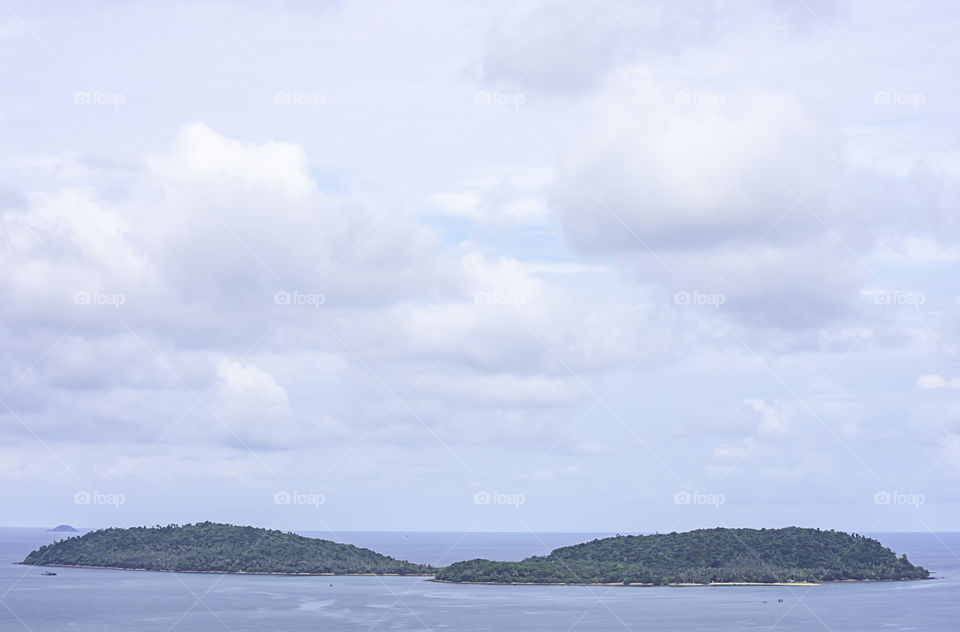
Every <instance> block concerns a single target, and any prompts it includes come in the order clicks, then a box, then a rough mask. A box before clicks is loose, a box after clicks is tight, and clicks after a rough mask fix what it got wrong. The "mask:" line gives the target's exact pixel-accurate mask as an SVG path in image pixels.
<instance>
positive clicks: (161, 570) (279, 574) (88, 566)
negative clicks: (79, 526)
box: [14, 562, 936, 588]
mask: <svg viewBox="0 0 960 632" xmlns="http://www.w3.org/2000/svg"><path fill="white" fill-rule="evenodd" d="M14 564H16V565H17V566H33V567H35V568H85V569H92V570H105V571H137V572H142V573H193V574H195V575H258V576H272V577H426V578H427V579H424V581H427V582H432V583H435V584H466V585H471V586H605V587H611V586H623V587H645V588H653V587H656V586H660V587H665V588H694V587H698V586H699V587H701V588H703V587H709V586H779V587H787V586H822V585H824V584H844V583H847V584H850V583H858V584H859V583H867V582H910V581H925V580H931V579H936V577H907V578H903V579H834V580H824V581H819V582H710V583H708V584H696V583H686V582H679V583H673V584H651V583H642V582H630V583H628V584H624V583H623V582H606V583H604V582H569V583H566V582H467V581H463V582H460V581H450V580H448V579H437V578H436V576H434V575H419V574H409V575H408V574H401V573H289V572H271V571H212V570H211V571H197V570H174V569H166V568H124V567H121V566H95V565H91V564H24V563H23V562H14Z"/></svg>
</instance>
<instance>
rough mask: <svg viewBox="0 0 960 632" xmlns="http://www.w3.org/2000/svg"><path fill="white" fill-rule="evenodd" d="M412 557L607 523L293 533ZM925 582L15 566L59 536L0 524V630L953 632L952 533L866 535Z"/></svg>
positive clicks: (527, 546) (498, 549) (546, 538)
mask: <svg viewBox="0 0 960 632" xmlns="http://www.w3.org/2000/svg"><path fill="white" fill-rule="evenodd" d="M300 533H301V534H302V535H307V536H313V537H322V538H326V539H333V540H336V541H340V542H348V543H351V544H355V545H357V546H363V547H368V548H371V549H373V550H375V551H378V552H380V553H384V554H387V555H391V556H393V557H397V558H402V559H407V560H410V561H412V562H421V563H429V564H435V565H444V564H448V563H450V562H454V561H457V560H464V559H473V558H478V557H480V558H487V559H497V560H519V559H522V558H524V557H527V556H530V555H543V554H546V553H548V552H549V551H551V550H553V549H554V548H557V547H560V546H566V545H570V544H576V543H578V542H583V541H587V540H592V539H594V538H596V537H606V536H609V535H613V534H609V533H467V534H462V533H392V532H339V533H336V534H330V533H326V532H316V531H304V532H300ZM870 535H871V536H872V537H875V538H877V539H879V540H880V541H881V542H883V543H884V544H885V545H887V546H889V547H890V548H892V549H893V550H894V551H896V552H897V553H898V554H899V553H906V554H907V556H908V557H909V558H910V561H911V562H913V563H914V564H920V565H922V566H925V567H926V568H928V569H930V570H932V571H934V574H935V575H936V579H934V580H928V581H910V582H865V583H836V584H823V585H819V586H736V587H734V586H703V587H631V586H602V587H601V586H477V585H466V584H463V585H461V584H442V583H435V582H429V581H425V579H424V578H422V577H280V576H256V575H208V574H196V573H153V572H142V571H117V570H100V569H79V568H58V569H55V570H56V572H57V575H56V576H55V577H48V576H43V575H41V574H40V573H41V570H42V569H41V568H37V567H30V566H21V565H18V564H16V562H18V561H21V560H22V559H23V558H24V556H26V555H27V553H29V552H30V551H31V550H33V549H35V548H36V547H38V546H40V545H41V544H45V543H48V542H52V541H54V540H56V539H59V538H61V537H64V534H59V533H51V532H49V531H46V530H44V529H25V528H0V630H3V631H6V630H24V631H27V632H41V631H46V630H76V631H86V630H147V631H152V630H164V631H172V630H181V631H192V630H204V631H206V630H230V631H235V632H239V631H241V630H498V631H499V630H549V631H555V630H559V631H573V630H605V631H606V630H628V631H630V630H636V631H640V630H643V631H659V630H665V631H666V630H669V631H671V632H678V631H682V630H711V631H712V630H765V631H772V630H797V631H801V630H802V631H804V632H809V631H811V630H828V631H840V630H854V631H860V630H862V631H864V632H878V631H880V632H887V631H890V632H892V631H898V630H904V631H908V630H909V631H913V630H938V631H941V630H960V557H958V553H960V533H878V534H870Z"/></svg>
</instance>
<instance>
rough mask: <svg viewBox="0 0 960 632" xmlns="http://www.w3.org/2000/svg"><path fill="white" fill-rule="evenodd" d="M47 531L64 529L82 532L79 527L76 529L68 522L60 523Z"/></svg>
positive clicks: (69, 531)
mask: <svg viewBox="0 0 960 632" xmlns="http://www.w3.org/2000/svg"><path fill="white" fill-rule="evenodd" d="M47 531H64V532H67V533H80V530H79V529H76V528H74V527H71V526H70V525H68V524H58V525H57V526H55V527H54V528H52V529H47Z"/></svg>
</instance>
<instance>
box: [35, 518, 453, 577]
mask: <svg viewBox="0 0 960 632" xmlns="http://www.w3.org/2000/svg"><path fill="white" fill-rule="evenodd" d="M23 564H32V565H38V566H97V567H110V568H123V569H143V570H152V571H195V572H221V573H280V574H328V573H329V574H335V575H366V574H373V575H393V574H396V575H432V574H433V573H434V571H435V569H434V568H433V567H431V566H427V565H424V564H412V563H410V562H404V561H400V560H396V559H394V558H392V557H387V556H385V555H380V554H379V553H375V552H374V551H371V550H370V549H363V548H359V547H356V546H353V545H352V544H339V543H336V542H331V541H329V540H320V539H317V538H307V537H304V536H300V535H297V534H295V533H283V532H281V531H275V530H268V529H259V528H255V527H239V526H234V525H229V524H218V523H214V522H200V523H197V524H187V525H182V526H180V525H175V524H172V525H168V526H165V527H163V526H159V525H158V526H156V527H133V528H130V529H100V530H99V531H91V532H90V533H86V534H84V535H81V536H75V537H72V538H67V539H65V540H59V541H57V542H54V543H53V544H48V545H45V546H41V547H40V548H39V549H37V550H35V551H33V552H31V553H30V554H29V555H27V557H26V559H24V560H23Z"/></svg>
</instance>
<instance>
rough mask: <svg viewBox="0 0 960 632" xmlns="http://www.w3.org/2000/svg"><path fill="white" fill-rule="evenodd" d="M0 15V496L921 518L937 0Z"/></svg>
mask: <svg viewBox="0 0 960 632" xmlns="http://www.w3.org/2000/svg"><path fill="white" fill-rule="evenodd" d="M0 16H2V17H0V58H2V63H0V84H2V85H3V86H4V87H3V89H2V90H0V147H2V150H0V349H2V353H0V507H3V510H2V515H0V524H3V525H17V526H52V525H56V524H59V523H70V524H74V525H77V526H82V527H103V526H132V525H142V524H146V525H152V524H168V523H186V522H195V521H200V520H216V521H225V522H233V523H240V524H252V525H257V526H262V527H270V528H282V529H316V530H396V531H404V530H410V531H413V530H421V531H461V532H462V531H603V532H618V531H619V532H653V531H661V532H664V531H674V530H677V531H679V530H686V529H691V528H700V527H714V526H748V527H762V526H766V527H777V526H786V525H793V524H796V525H800V526H816V527H822V528H837V529H843V530H851V531H857V532H878V531H949V530H956V529H957V528H958V527H957V525H958V519H960V496H958V492H957V490H958V489H960V485H958V482H960V481H958V479H960V446H958V444H960V401H958V397H957V395H958V394H960V390H958V389H960V361H958V360H960V356H958V353H960V327H958V317H960V295H958V283H957V280H958V270H960V246H958V238H960V215H958V212H957V208H958V201H960V200H958V177H960V155H958V151H960V128H958V127H957V125H956V104H957V100H958V99H960V90H958V88H957V86H958V85H960V81H958V68H960V40H957V37H956V33H957V29H958V26H960V11H958V9H957V7H956V6H955V3H952V2H936V1H933V0H929V1H926V0H925V1H924V2H919V3H910V4H903V3H895V2H874V1H869V2H868V1H860V2H858V1H851V2H831V1H829V0H816V1H814V0H796V1H794V2H790V1H788V0H778V1H760V0H756V1H745V2H736V3H721V2H712V1H710V2H697V1H692V2H683V3H676V2H670V1H663V2H659V1H656V0H648V1H644V2H626V1H623V2H621V1H620V0H598V1H596V2H593V1H587V2H580V1H569V2H567V1H564V0H556V1H551V2H537V1H532V0H530V1H524V2H516V1H513V0H511V1H504V2H499V1H492V2H483V3H470V4H468V3H449V2H430V1H424V2H419V1H414V0H393V1H391V0H385V1H383V2H328V3H323V4H321V3H311V2H293V1H291V2H281V3H272V4H270V5H261V4H259V3H234V2H217V1H214V0H197V1H195V2H165V3H145V2H133V3H116V2H101V3H99V4H98V3H84V5H82V6H81V5H74V4H70V3H66V4H65V3H49V2H21V1H12V0H3V2H2V7H0Z"/></svg>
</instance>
